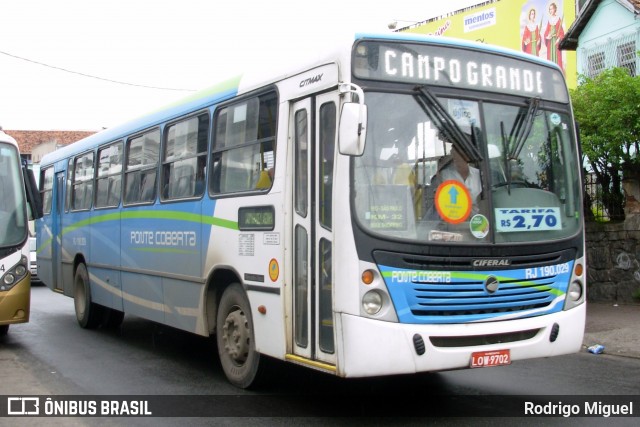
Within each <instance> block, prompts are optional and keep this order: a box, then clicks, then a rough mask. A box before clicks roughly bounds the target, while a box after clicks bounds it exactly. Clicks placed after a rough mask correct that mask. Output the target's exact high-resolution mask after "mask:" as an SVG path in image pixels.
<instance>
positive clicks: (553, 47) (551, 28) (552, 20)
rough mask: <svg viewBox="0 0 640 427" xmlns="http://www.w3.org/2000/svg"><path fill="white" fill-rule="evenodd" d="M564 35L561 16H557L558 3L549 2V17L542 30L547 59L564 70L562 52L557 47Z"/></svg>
mask: <svg viewBox="0 0 640 427" xmlns="http://www.w3.org/2000/svg"><path fill="white" fill-rule="evenodd" d="M563 37H564V29H563V28H562V18H561V17H560V16H558V5H557V4H556V3H551V4H550V5H549V19H548V20H547V27H546V29H545V31H544V42H545V44H546V46H547V59H548V60H550V61H553V62H555V63H556V64H558V65H559V66H560V68H561V69H562V70H563V71H564V64H563V61H562V52H561V51H560V49H559V48H558V44H559V43H560V40H562V38H563Z"/></svg>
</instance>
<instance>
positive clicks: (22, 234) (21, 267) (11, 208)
mask: <svg viewBox="0 0 640 427" xmlns="http://www.w3.org/2000/svg"><path fill="white" fill-rule="evenodd" d="M39 199H40V196H39V193H38V191H37V188H36V186H35V179H34V178H33V173H31V172H30V171H27V169H26V163H24V165H21V161H20V152H19V150H18V144H17V143H16V141H15V139H13V138H12V137H10V136H9V135H7V134H5V133H4V132H3V131H2V129H1V128H0V336H2V335H6V333H7V332H8V331H9V325H11V324H13V323H24V322H28V321H29V308H30V300H31V298H30V296H31V273H30V271H29V236H30V233H29V219H30V217H31V218H34V217H39V216H41V215H42V213H41V212H42V206H41V204H40V203H39V202H38V201H39Z"/></svg>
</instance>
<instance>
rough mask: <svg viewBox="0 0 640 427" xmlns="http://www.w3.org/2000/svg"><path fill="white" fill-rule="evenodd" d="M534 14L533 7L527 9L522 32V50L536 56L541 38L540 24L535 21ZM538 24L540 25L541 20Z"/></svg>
mask: <svg viewBox="0 0 640 427" xmlns="http://www.w3.org/2000/svg"><path fill="white" fill-rule="evenodd" d="M536 14H537V13H536V9H535V8H533V7H532V8H531V9H529V13H528V15H527V22H526V24H525V26H524V31H523V33H522V51H523V52H526V53H529V54H531V55H535V56H538V54H539V53H540V46H541V44H542V40H540V26H538V23H537V22H536ZM540 24H541V25H542V22H541V23H540Z"/></svg>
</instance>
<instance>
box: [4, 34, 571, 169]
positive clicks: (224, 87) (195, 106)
mask: <svg viewBox="0 0 640 427" xmlns="http://www.w3.org/2000/svg"><path fill="white" fill-rule="evenodd" d="M364 39H368V40H374V39H375V40H396V41H406V42H412V41H417V42H428V43H433V44H437V45H441V46H451V47H459V48H468V49H478V50H483V51H487V52H493V53H497V54H503V55H508V56H513V57H516V58H518V59H522V60H526V61H529V62H537V63H540V64H544V65H546V66H550V67H555V68H557V69H559V68H558V66H557V64H555V63H553V62H551V61H547V60H545V59H542V58H538V57H535V56H533V55H529V54H526V53H523V52H519V51H516V50H511V49H506V48H502V47H498V46H493V45H488V44H483V43H479V42H473V41H469V40H463V39H454V38H450V37H445V36H429V35H423V34H415V33H356V34H355V36H354V35H351V36H349V37H348V38H347V39H346V40H345V39H342V40H343V42H344V43H342V44H339V47H338V48H335V49H333V50H331V51H327V52H325V56H322V57H321V59H318V58H319V56H318V55H319V54H318V52H313V53H310V54H309V55H310V57H312V58H314V59H313V61H310V62H309V63H307V64H306V67H300V66H298V67H289V68H286V65H285V68H282V71H281V72H279V73H278V72H276V73H274V75H273V76H271V78H269V79H265V75H264V74H263V73H261V72H260V71H257V72H254V73H252V72H247V73H245V74H243V75H239V76H235V77H233V78H230V79H228V80H225V81H222V82H220V83H218V84H215V85H214V86H211V87H209V88H206V89H203V90H200V91H198V92H195V93H194V94H192V95H190V96H187V97H186V98H183V99H180V100H178V101H176V102H174V103H172V104H169V105H167V106H164V107H162V108H159V109H158V110H156V111H152V112H150V113H149V114H146V115H144V116H141V117H138V118H136V119H133V120H130V121H128V122H125V123H123V124H121V125H118V126H115V127H113V128H108V129H105V130H103V131H101V132H98V133H96V134H94V135H91V136H89V137H87V138H84V139H82V140H80V141H78V142H75V143H73V144H70V145H67V146H65V147H62V148H60V149H58V150H56V151H54V152H52V153H48V154H46V155H45V156H44V157H43V158H42V160H41V164H42V165H48V164H52V163H55V162H57V161H59V160H61V159H65V158H67V157H69V156H71V155H73V154H75V153H81V152H84V151H87V150H90V149H93V148H95V147H96V146H98V145H102V144H106V143H109V142H113V141H117V140H119V139H121V138H124V137H128V136H130V135H134V134H136V133H138V132H141V131H143V130H145V129H148V128H150V127H153V126H156V125H159V124H161V123H164V122H167V121H171V120H173V119H175V118H178V117H181V116H183V115H185V114H187V113H189V112H191V111H194V112H195V111H198V110H200V109H204V108H207V107H210V106H212V105H215V104H217V103H219V102H222V101H225V100H227V99H230V98H232V97H234V96H236V95H238V94H241V93H246V92H248V91H250V90H254V89H256V88H258V87H261V86H265V85H267V84H271V83H275V82H278V81H280V80H282V79H285V78H287V77H289V76H292V75H295V74H298V73H299V72H301V71H306V70H308V69H310V68H313V67H316V66H318V65H320V64H324V63H328V62H335V61H338V62H339V61H340V59H341V58H342V56H344V55H350V54H351V47H352V44H353V43H355V42H357V41H359V40H364ZM340 46H341V47H340ZM311 55H312V56H311ZM297 62H298V63H299V62H303V61H300V60H298V61H297ZM7 136H8V135H7Z"/></svg>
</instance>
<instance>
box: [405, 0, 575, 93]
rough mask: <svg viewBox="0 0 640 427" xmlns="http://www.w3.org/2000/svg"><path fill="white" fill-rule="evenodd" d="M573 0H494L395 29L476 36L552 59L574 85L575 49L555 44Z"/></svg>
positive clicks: (565, 26)
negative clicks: (566, 48) (567, 48)
mask: <svg viewBox="0 0 640 427" xmlns="http://www.w3.org/2000/svg"><path fill="white" fill-rule="evenodd" d="M575 4H576V2H575V0H502V1H500V0H494V1H487V2H484V3H482V4H480V5H478V6H475V7H470V8H466V9H464V10H462V11H459V12H455V13H452V14H450V15H447V16H444V17H441V18H435V19H431V20H428V21H425V22H421V23H418V24H416V25H413V26H411V27H407V28H403V29H400V30H398V31H403V32H410V33H418V34H431V35H438V36H447V37H455V38H461V39H465V40H475V41H478V42H481V43H487V44H492V45H496V46H502V47H506V48H509V49H515V50H520V51H522V52H526V53H528V54H530V55H535V56H538V57H540V58H544V59H548V60H549V61H553V62H555V63H556V64H558V65H559V66H560V68H562V71H563V73H564V75H565V79H566V80H567V85H568V86H569V88H575V87H576V85H577V59H576V52H575V51H562V50H560V49H559V48H558V44H559V43H560V40H561V39H562V37H564V33H565V31H567V30H568V29H569V27H570V26H571V24H572V23H573V21H575V11H576V9H575Z"/></svg>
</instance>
